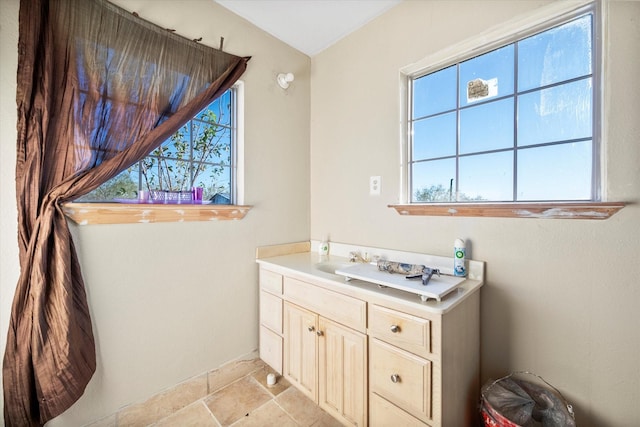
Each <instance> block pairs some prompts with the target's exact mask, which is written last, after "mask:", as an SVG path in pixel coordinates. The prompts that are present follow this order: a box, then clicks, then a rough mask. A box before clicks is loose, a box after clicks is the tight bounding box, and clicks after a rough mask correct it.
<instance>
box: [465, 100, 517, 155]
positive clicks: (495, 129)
mask: <svg viewBox="0 0 640 427" xmlns="http://www.w3.org/2000/svg"><path fill="white" fill-rule="evenodd" d="M513 123H514V117H513V98H507V99H503V100H501V101H496V102H489V103H487V104H482V105H478V106H475V107H470V108H465V109H464V110H460V153H461V154H465V153H477V152H480V151H489V150H497V149H501V148H509V147H513Z"/></svg>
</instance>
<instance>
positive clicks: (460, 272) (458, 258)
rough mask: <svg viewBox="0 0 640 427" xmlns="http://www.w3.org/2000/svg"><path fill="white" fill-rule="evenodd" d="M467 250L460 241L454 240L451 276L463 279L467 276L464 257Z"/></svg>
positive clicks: (462, 241)
mask: <svg viewBox="0 0 640 427" xmlns="http://www.w3.org/2000/svg"><path fill="white" fill-rule="evenodd" d="M466 254H467V249H466V246H465V243H464V240H462V239H456V241H455V242H454V243H453V274H454V275H456V276H460V277H464V276H466V275H467V267H466V266H465V260H464V258H465V256H466Z"/></svg>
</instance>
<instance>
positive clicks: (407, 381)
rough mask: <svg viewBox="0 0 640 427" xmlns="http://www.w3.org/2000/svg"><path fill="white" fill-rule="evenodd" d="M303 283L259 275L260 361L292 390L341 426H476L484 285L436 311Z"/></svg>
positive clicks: (266, 272) (272, 274)
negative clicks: (281, 377)
mask: <svg viewBox="0 0 640 427" xmlns="http://www.w3.org/2000/svg"><path fill="white" fill-rule="evenodd" d="M298 277H302V276H298V275H295V277H290V276H289V275H288V274H286V273H284V274H279V273H275V272H273V271H269V270H268V269H265V268H264V267H263V266H261V268H260V357H261V358H262V359H263V360H264V361H265V362H267V363H268V364H269V365H271V366H272V367H273V368H274V369H276V370H277V371H278V372H280V373H282V374H283V375H284V377H285V378H286V379H287V380H289V381H290V382H291V383H292V384H293V385H294V386H296V387H297V388H298V389H299V390H301V391H302V392H303V393H305V394H306V395H307V396H308V397H309V398H311V399H312V400H314V401H315V402H316V403H318V405H320V407H322V408H323V409H325V410H326V411H327V412H328V413H330V414H331V415H333V416H334V417H335V418H336V419H338V420H340V421H341V422H342V423H343V424H345V425H357V426H367V425H370V426H381V427H386V426H389V425H401V426H422V427H424V426H429V427H460V426H472V425H476V424H477V417H478V411H477V403H478V399H479V390H480V384H479V348H480V341H479V340H480V335H479V318H480V293H479V292H477V289H478V287H479V286H478V287H476V288H474V291H473V292H470V293H469V294H468V295H466V296H465V298H463V299H461V300H460V301H458V302H457V303H456V304H455V306H453V307H451V308H449V309H448V310H447V311H446V312H444V313H438V312H434V311H430V310H426V309H425V308H423V307H422V306H420V304H416V303H413V302H410V301H404V300H401V299H399V298H393V297H389V296H383V295H380V296H377V295H376V294H372V293H370V292H367V293H358V291H357V290H355V291H354V292H350V293H349V295H346V293H342V292H339V291H333V290H332V288H331V287H330V286H327V285H326V284H325V285H323V284H322V283H321V282H318V283H315V282H314V280H313V279H312V278H309V279H307V278H304V280H300V279H299V278H298ZM352 295H353V296H352Z"/></svg>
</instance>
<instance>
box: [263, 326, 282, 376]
mask: <svg viewBox="0 0 640 427" xmlns="http://www.w3.org/2000/svg"><path fill="white" fill-rule="evenodd" d="M260 359H262V360H263V361H264V362H265V363H266V364H267V365H269V366H271V367H272V368H273V369H275V370H276V372H278V373H279V374H282V337H281V336H279V335H278V334H276V333H275V332H273V331H271V330H270V329H268V328H265V327H264V326H260Z"/></svg>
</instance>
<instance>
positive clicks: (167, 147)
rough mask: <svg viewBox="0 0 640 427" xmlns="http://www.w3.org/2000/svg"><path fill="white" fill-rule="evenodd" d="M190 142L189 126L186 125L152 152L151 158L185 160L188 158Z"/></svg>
mask: <svg viewBox="0 0 640 427" xmlns="http://www.w3.org/2000/svg"><path fill="white" fill-rule="evenodd" d="M190 140H191V131H190V126H189V124H188V123H187V124H186V125H184V126H182V127H181V128H180V129H178V131H177V132H176V133H174V134H173V135H171V136H170V137H169V138H168V139H167V140H166V141H165V142H163V143H162V145H160V146H159V147H158V148H156V149H155V150H153V151H152V152H151V153H150V155H151V156H160V157H168V158H172V159H179V160H182V159H187V158H189V156H190V154H189V144H190V142H189V141H190Z"/></svg>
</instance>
